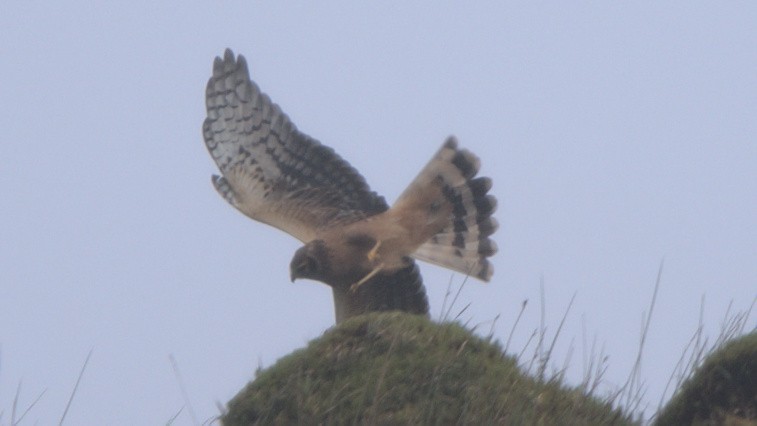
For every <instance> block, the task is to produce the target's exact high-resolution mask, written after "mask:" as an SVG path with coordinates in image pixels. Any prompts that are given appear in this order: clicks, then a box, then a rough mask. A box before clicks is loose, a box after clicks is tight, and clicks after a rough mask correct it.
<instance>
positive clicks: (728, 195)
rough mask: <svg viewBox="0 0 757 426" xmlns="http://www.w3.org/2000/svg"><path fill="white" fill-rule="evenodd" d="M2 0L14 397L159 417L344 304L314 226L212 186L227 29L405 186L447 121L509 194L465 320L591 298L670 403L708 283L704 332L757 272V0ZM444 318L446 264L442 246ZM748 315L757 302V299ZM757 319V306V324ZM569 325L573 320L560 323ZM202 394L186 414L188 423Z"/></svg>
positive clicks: (273, 80)
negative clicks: (489, 274) (298, 270)
mask: <svg viewBox="0 0 757 426" xmlns="http://www.w3.org/2000/svg"><path fill="white" fill-rule="evenodd" d="M538 3H539V4H538V5H537V4H536V3H534V2H527V3H526V4H509V5H503V4H501V3H499V2H497V3H495V2H491V3H490V4H488V5H483V4H479V5H472V4H471V3H470V2H466V3H463V2H460V3H457V4H450V3H444V4H442V3H437V2H433V3H432V2H418V3H415V5H408V4H407V3H406V2H395V3H393V4H388V3H384V2H382V3H381V4H380V5H379V4H376V3H372V4H369V5H366V4H361V5H360V6H358V5H357V4H356V3H348V2H339V3H336V2H329V3H318V4H317V5H316V4H315V3H307V4H302V3H298V4H294V5H292V4H289V5H286V4H285V3H284V2H253V1H231V0H228V1H207V2H178V1H175V2H155V1H133V2H120V3H119V2H100V3H97V2H84V1H67V2H41V1H35V0H31V1H23V2H21V1H12V2H4V4H3V6H2V7H1V8H0V61H1V62H0V81H2V84H0V129H2V141H0V195H1V196H2V201H1V202H0V411H3V412H4V414H3V417H2V419H1V420H0V424H3V425H5V424H8V423H9V422H10V416H11V413H10V412H11V407H12V404H13V399H14V396H15V395H16V388H17V386H18V385H19V383H22V385H21V392H20V397H19V401H18V404H19V409H22V408H25V407H26V406H28V405H29V404H30V403H31V401H32V400H33V399H34V398H35V397H36V396H37V395H38V394H39V393H40V392H42V391H43V390H45V389H46V390H47V391H46V393H45V395H44V396H43V397H42V399H41V400H40V401H39V402H38V404H37V405H36V406H35V407H34V408H33V410H32V411H31V412H30V413H29V414H28V415H27V418H26V422H25V423H26V424H34V423H35V422H38V423H39V424H53V423H55V422H57V420H58V419H59V418H60V416H61V414H62V413H63V410H64V408H65V405H66V400H67V398H68V395H69V393H70V391H71V388H72V387H73V385H74V383H75V381H76V377H77V374H78V372H79V370H80V368H81V366H82V363H83V362H84V359H85V357H86V355H87V353H88V351H89V350H90V349H93V350H94V352H93V355H92V358H91V361H90V363H89V365H88V367H87V369H86V371H85V373H84V377H83V379H82V382H81V385H80V388H79V391H78V393H77V395H76V398H75V400H74V402H73V405H72V407H71V410H70V412H69V414H68V417H67V419H66V421H67V424H72V425H74V424H75V425H99V424H110V425H119V424H121V425H132V424H164V423H165V422H166V421H168V420H169V419H170V418H171V417H172V416H173V415H174V414H175V413H176V412H178V411H179V410H180V409H181V407H182V406H183V405H184V400H183V398H182V396H181V392H180V391H179V386H178V384H177V380H176V378H175V376H174V373H173V370H172V367H171V363H170V362H169V354H173V356H174V357H175V359H176V360H177V363H178V366H179V368H180V370H181V373H182V376H183V380H184V383H185V385H186V390H187V393H188V395H189V398H190V400H191V403H192V407H193V409H194V411H195V412H196V413H197V417H199V418H200V419H206V418H209V417H211V416H213V415H214V414H216V413H217V409H216V401H220V402H222V403H225V402H226V401H228V400H229V399H230V398H231V397H232V396H233V395H235V394H236V392H237V391H239V390H240V389H241V388H242V387H243V386H244V385H245V384H246V383H247V382H248V380H250V379H251V378H252V376H253V372H254V370H255V369H256V368H257V367H258V366H259V365H262V366H269V365H271V364H272V363H273V362H275V361H276V360H277V359H278V358H279V357H281V356H283V355H285V354H288V353H290V352H291V351H293V350H295V349H297V348H300V347H302V346H304V345H305V344H306V342H307V341H308V340H310V339H313V338H315V337H318V336H319V335H320V334H321V333H322V332H323V331H324V330H326V329H328V328H329V327H330V326H331V325H332V324H333V321H334V319H333V315H334V314H333V304H332V300H331V292H330V290H329V289H328V288H327V287H325V286H324V285H321V284H317V283H314V282H308V281H298V282H297V283H295V284H291V283H290V282H289V270H288V265H289V260H290V258H291V255H292V253H293V252H294V251H295V250H296V248H297V247H298V246H299V245H300V244H299V242H297V241H296V240H295V239H294V238H292V237H290V236H288V235H286V234H284V233H282V232H280V231H278V230H275V229H273V228H269V227H267V226H265V225H262V224H259V223H256V222H253V221H251V220H249V219H247V218H245V217H244V216H242V215H241V214H239V213H238V212H237V211H235V210H234V209H233V208H232V207H230V206H229V205H227V204H226V203H225V202H224V201H223V200H222V199H221V198H220V197H219V196H218V195H217V194H216V193H215V191H214V189H213V187H212V185H211V183H210V175H211V174H212V173H215V172H216V168H215V165H214V164H213V162H212V160H211V159H210V157H209V155H208V154H207V152H206V150H205V146H204V144H203V141H202V137H201V132H200V127H201V124H202V121H203V119H204V117H205V104H204V102H205V100H204V92H205V84H206V82H207V79H208V77H209V76H210V71H211V66H212V61H213V58H214V57H215V56H216V55H220V54H222V53H223V50H224V49H225V48H226V47H231V48H233V49H234V50H235V52H237V53H242V54H244V55H245V56H246V57H247V60H248V63H249V65H250V70H251V73H252V78H253V79H254V80H255V81H256V82H257V83H258V84H259V86H260V87H261V88H262V89H263V91H264V92H266V93H268V94H269V95H270V96H271V97H272V98H273V100H274V101H275V102H276V103H278V104H279V105H281V107H282V109H283V110H284V111H285V112H286V113H287V114H288V115H289V116H290V117H291V118H292V120H293V121H294V123H296V125H297V126H298V127H299V128H300V129H301V130H302V131H304V132H305V133H307V134H309V135H311V136H313V137H315V138H317V139H319V140H320V141H322V142H323V143H325V144H327V145H329V146H332V147H333V148H334V149H335V150H336V151H337V152H339V153H340V154H341V155H342V156H343V157H344V158H345V159H347V160H348V161H349V162H350V163H351V164H352V165H354V166H355V167H356V168H357V169H358V170H360V171H361V172H362V173H363V174H364V176H365V177H366V179H367V180H368V182H369V184H370V185H371V187H372V188H373V189H374V190H376V191H378V192H380V193H381V194H383V195H385V196H386V197H387V200H389V201H392V200H394V199H395V198H396V197H397V195H399V193H400V192H401V191H402V190H403V189H404V187H405V185H407V184H408V183H409V182H410V181H411V180H412V178H413V177H414V176H415V174H416V173H417V171H418V170H419V169H420V168H421V167H422V166H423V165H424V164H425V163H426V161H428V159H429V158H430V157H431V155H432V154H433V153H434V152H435V150H436V149H437V148H438V147H439V145H440V144H441V143H442V142H443V140H444V138H445V137H447V136H448V135H450V134H454V135H456V136H457V137H458V138H459V140H460V144H461V145H462V146H464V147H466V148H468V149H470V150H472V151H473V152H475V153H477V154H478V155H479V156H480V157H481V158H482V163H483V165H482V174H483V175H487V176H490V177H492V179H493V181H494V188H493V193H494V194H495V195H496V196H497V198H498V200H499V210H498V211H497V213H496V216H497V218H498V220H499V222H500V224H501V228H500V230H499V231H498V232H497V234H495V236H494V239H495V240H496V241H497V243H498V245H499V247H500V252H499V253H498V254H497V255H496V256H495V257H494V258H493V263H494V268H495V273H494V277H493V280H492V282H491V283H489V284H486V285H484V284H481V283H479V282H477V281H471V282H469V283H468V284H467V285H466V286H465V288H464V290H463V293H462V295H461V297H460V300H459V301H458V302H457V309H458V310H459V309H462V308H463V307H464V306H465V305H466V304H467V303H470V304H471V306H470V307H469V308H468V309H467V311H465V312H464V313H463V315H462V320H463V321H470V324H479V323H482V325H481V330H482V333H487V332H488V330H489V328H490V322H491V320H492V319H494V318H495V317H496V316H497V315H500V318H499V320H498V321H497V323H496V324H495V327H494V333H495V335H496V336H498V337H499V338H500V339H502V340H505V339H506V338H507V335H508V334H509V332H510V329H511V327H512V324H513V322H514V321H515V318H516V316H517V314H518V312H519V310H520V306H521V303H522V302H523V300H526V299H528V300H529V304H528V307H527V310H526V312H525V314H524V317H523V319H522V320H521V322H520V324H519V325H518V327H517V328H516V330H515V333H514V336H513V341H512V343H511V345H510V346H511V351H513V352H518V351H520V350H521V349H522V348H523V346H524V345H526V342H527V341H528V338H529V336H530V335H531V333H532V331H533V330H534V329H536V328H537V327H539V316H540V313H539V312H540V309H539V283H540V281H541V280H543V282H544V288H545V293H546V309H545V312H546V321H547V326H548V327H549V330H548V333H552V332H554V331H555V329H556V328H557V326H558V324H559V321H560V318H561V317H562V315H563V312H564V310H565V307H566V306H567V304H568V302H569V300H570V298H571V296H572V295H573V294H574V293H576V294H577V295H576V301H575V303H574V306H573V308H572V311H571V312H570V314H569V316H568V318H567V320H566V325H565V327H564V330H563V332H562V335H561V337H560V340H559V341H558V343H557V349H556V350H555V353H554V355H553V356H554V358H555V361H556V368H559V367H561V366H562V363H563V361H564V360H565V357H566V356H567V355H568V354H569V353H570V351H571V350H570V348H571V347H573V351H572V352H573V356H572V360H571V362H570V364H571V367H570V369H569V375H568V377H569V380H570V381H571V383H578V380H579V379H580V377H581V376H582V359H583V358H584V353H583V350H582V343H581V342H582V329H585V330H586V336H587V339H588V340H589V341H591V339H592V338H593V337H594V336H596V338H597V342H599V343H600V344H604V345H605V352H606V353H607V355H609V357H610V358H609V370H608V373H607V380H606V383H605V384H606V387H605V388H603V389H607V390H609V389H612V387H613V386H617V385H620V384H622V383H623V382H624V381H625V378H626V377H627V375H628V373H629V371H630V369H631V366H632V364H633V360H634V358H635V356H636V350H637V346H638V339H639V334H640V327H641V318H642V314H643V313H644V312H645V311H646V310H647V309H648V307H649V300H650V298H651V294H652V290H653V287H654V282H655V278H656V275H657V270H658V267H659V264H660V262H661V260H662V259H663V258H664V259H665V266H664V271H663V275H662V286H661V289H660V293H659V296H658V300H657V303H658V305H657V307H656V311H655V313H654V315H653V318H652V326H651V332H650V335H649V337H648V341H647V345H648V346H647V348H646V352H645V356H644V364H643V367H642V378H643V379H644V380H645V381H646V384H647V387H646V389H647V393H646V396H647V398H646V401H647V402H648V403H649V407H650V410H652V409H653V408H654V407H656V404H657V402H658V401H659V399H660V396H661V394H662V390H663V388H664V386H665V382H666V381H667V379H668V377H669V375H670V374H671V372H672V369H673V367H674V365H675V363H676V362H677V361H678V358H679V356H680V353H681V351H682V348H683V347H684V345H685V344H686V342H687V341H688V339H689V338H690V336H691V335H692V333H693V332H694V330H695V329H696V327H697V324H698V318H699V311H700V301H701V299H702V297H703V296H704V297H705V299H706V302H705V315H704V321H705V324H706V327H705V329H706V331H707V333H708V335H710V336H714V335H717V332H718V330H719V327H720V322H721V319H722V318H723V316H724V314H725V312H726V309H727V307H728V304H729V303H730V302H731V301H733V308H732V310H746V309H747V308H748V307H749V305H750V303H751V302H752V300H753V299H754V297H755V296H756V295H757V140H756V139H755V136H756V135H757V54H756V53H755V52H757V27H756V26H755V22H757V5H755V3H752V2H718V3H712V2H708V3H699V2H663V4H661V3H660V2H648V3H646V4H643V3H641V2H634V3H633V4H632V5H618V4H615V3H612V4H610V3H607V2H594V4H590V3H587V2H581V3H579V4H575V3H569V2H554V3H553V4H545V3H544V2H538ZM422 270H423V274H424V280H425V282H426V286H427V290H428V292H429V295H430V303H431V307H432V315H433V316H434V317H435V318H438V317H439V315H440V310H441V306H442V300H443V298H444V294H445V292H446V290H447V287H448V283H449V282H450V279H451V280H452V283H453V284H454V285H458V284H459V283H460V282H461V281H462V279H463V277H461V276H460V275H454V274H452V273H450V272H449V271H447V270H443V269H440V268H438V267H435V266H431V265H426V264H424V265H422ZM752 318H754V316H753V317H752ZM754 324H755V322H754V320H753V319H752V320H751V321H750V326H749V327H750V328H751V327H754ZM550 335H551V334H550ZM190 423H191V419H190V417H189V415H188V413H187V412H186V411H185V412H183V413H182V414H181V415H180V416H179V418H178V419H177V424H190Z"/></svg>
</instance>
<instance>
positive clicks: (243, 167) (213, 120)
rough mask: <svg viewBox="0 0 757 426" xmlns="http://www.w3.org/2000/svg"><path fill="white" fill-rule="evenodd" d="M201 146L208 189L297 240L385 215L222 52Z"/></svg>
mask: <svg viewBox="0 0 757 426" xmlns="http://www.w3.org/2000/svg"><path fill="white" fill-rule="evenodd" d="M206 104H207V118H206V119H205V123H204V124H203V135H204V137H205V144H206V146H207V148H208V151H209V152H210V155H211V156H212V157H213V160H215V162H216V164H217V165H218V168H219V170H220V171H221V176H213V184H214V186H215V188H216V190H218V192H219V193H220V194H221V196H222V197H223V198H224V199H225V200H226V201H228V202H229V203H230V204H231V205H233V206H234V207H236V208H237V209H239V210H240V211H241V212H242V213H244V214H246V215H247V216H249V217H251V218H253V219H255V220H258V221H260V222H264V223H267V224H269V225H272V226H275V227H276V228H279V229H281V230H283V231H285V232H287V233H289V234H291V235H293V236H295V237H296V238H298V239H299V240H301V241H303V242H307V241H310V240H312V239H313V238H314V237H315V234H316V231H317V230H318V229H319V228H321V227H326V226H330V225H333V224H335V223H349V222H353V221H357V220H360V219H363V218H365V217H368V216H372V215H374V214H378V213H381V212H383V211H385V210H387V208H388V206H387V204H386V201H385V200H384V198H383V197H380V196H378V195H377V194H376V193H375V192H372V191H371V190H370V189H369V187H368V185H367V184H366V182H365V179H364V178H363V177H362V176H361V175H360V174H359V173H358V172H357V171H356V170H355V169H354V168H352V167H351V166H350V165H349V164H348V163H347V162H346V161H344V160H343V159H342V158H341V157H339V155H337V154H336V153H335V152H334V151H333V150H332V149H331V148H329V147H327V146H324V145H322V144H321V143H319V142H318V141H316V140H315V139H313V138H311V137H309V136H307V135H305V134H303V133H301V132H300V131H298V130H297V128H296V127H295V125H294V124H293V123H292V122H291V121H290V120H289V117H287V116H286V114H284V113H283V112H282V111H281V109H280V108H279V106H278V105H276V104H274V103H273V102H271V100H270V98H268V96H267V95H265V94H264V93H262V92H261V91H260V89H259V88H258V86H257V85H256V84H255V83H254V82H252V81H251V80H250V77H249V72H248V70H247V62H246V61H245V59H244V57H243V56H242V55H239V56H238V57H237V58H235V57H234V53H233V52H232V51H231V50H229V49H227V50H226V52H225V54H224V57H223V58H219V57H217V58H216V59H215V62H214V64H213V75H212V77H211V78H210V80H209V81H208V86H207V89H206Z"/></svg>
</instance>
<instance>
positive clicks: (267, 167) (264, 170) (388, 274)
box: [203, 50, 497, 322]
mask: <svg viewBox="0 0 757 426" xmlns="http://www.w3.org/2000/svg"><path fill="white" fill-rule="evenodd" d="M206 103H207V118H206V120H205V123H204V125H203V134H204V136H205V143H206V145H207V147H208V151H209V152H210V154H211V156H212V157H213V159H214V160H215V162H216V164H217V165H218V168H219V169H220V171H221V175H222V176H213V184H214V185H215V187H216V189H217V190H218V192H219V193H220V194H221V195H222V196H223V198H224V199H226V201H228V202H229V203H231V204H232V205H233V206H234V207H236V208H237V209H239V210H240V211H241V212H242V213H244V214H245V215H247V216H249V217H251V218H253V219H255V220H258V221H260V222H264V223H267V224H269V225H271V226H274V227H277V228H279V229H281V230H283V231H285V232H287V233H289V234H291V235H293V236H294V237H296V238H298V239H299V240H301V241H302V242H304V243H305V245H304V246H303V247H302V248H300V249H299V250H297V252H296V253H295V255H294V257H293V259H292V262H291V266H290V275H291V279H292V280H294V279H296V278H309V279H314V280H318V281H322V282H324V283H326V284H328V285H329V286H331V287H332V289H333V293H334V303H335V309H336V320H337V322H341V321H343V320H344V319H346V318H349V317H351V316H354V315H358V314H360V313H364V312H369V311H379V310H403V311H407V312H412V313H417V314H427V313H428V302H427V299H426V294H425V289H424V288H423V284H422V280H421V277H420V273H419V271H418V267H417V265H416V264H415V262H414V260H413V259H420V260H424V261H428V262H431V263H435V264H437V265H441V266H444V267H446V268H450V269H453V270H455V271H458V272H461V273H463V274H466V275H471V276H474V277H476V278H478V279H481V280H483V281H488V280H489V279H490V278H491V275H492V267H491V265H490V263H489V261H488V259H487V258H488V257H490V256H492V255H493V254H494V253H495V252H496V246H495V244H494V242H493V241H492V240H491V239H490V238H489V236H490V235H492V233H494V231H495V230H496V228H497V223H496V221H495V220H494V218H493V217H491V214H492V213H493V212H494V210H495V208H496V200H495V199H494V197H493V196H491V195H488V194H487V193H488V191H489V189H490V188H491V180H490V179H488V178H475V175H476V174H477V173H478V169H479V160H478V158H477V157H476V156H475V155H473V154H472V153H470V152H469V151H467V150H464V149H459V148H458V147H457V141H456V140H455V139H454V138H452V137H451V138H449V139H448V140H447V141H446V142H445V143H444V144H443V145H442V147H441V148H440V149H439V151H438V152H437V153H436V154H435V155H434V157H433V158H432V159H431V161H430V162H429V163H428V164H427V165H426V166H425V167H424V168H423V169H422V170H421V172H420V173H419V175H418V176H417V177H416V178H415V179H414V180H413V182H412V183H411V184H410V185H409V186H408V188H407V189H406V190H405V192H403V194H402V195H400V197H399V198H398V200H397V201H396V202H395V204H394V205H393V206H392V208H389V206H388V205H387V204H386V201H385V200H384V198H383V197H380V196H379V195H377V194H376V193H375V192H372V191H371V190H370V189H369V187H368V185H367V184H366V183H365V180H364V179H363V177H362V176H360V174H359V173H358V172H357V171H356V170H355V169H354V168H352V167H351V166H350V165H349V164H348V163H347V162H346V161H344V160H343V159H341V158H340V157H339V156H338V155H337V154H336V153H335V152H334V151H333V150H332V149H331V148H328V147H326V146H324V145H321V144H320V143H319V142H318V141H316V140H314V139H312V138H310V137H309V136H307V135H305V134H303V133H301V132H299V131H298V130H297V128H296V127H295V126H294V124H292V123H291V121H290V120H289V118H288V117H287V116H286V115H285V114H284V113H283V112H282V111H281V109H280V108H279V107H278V105H276V104H274V103H272V102H271V100H270V99H269V98H268V97H267V96H266V95H265V94H263V93H261V92H260V89H258V87H257V85H255V83H253V82H252V81H251V80H250V78H249V73H248V70H247V64H246V61H245V59H244V57H242V56H241V55H240V56H239V57H238V58H236V59H235V57H234V54H233V53H232V52H231V51H230V50H226V53H225V55H224V57H223V58H216V60H215V63H214V66H213V76H212V77H211V78H210V80H209V81H208V86H207V91H206Z"/></svg>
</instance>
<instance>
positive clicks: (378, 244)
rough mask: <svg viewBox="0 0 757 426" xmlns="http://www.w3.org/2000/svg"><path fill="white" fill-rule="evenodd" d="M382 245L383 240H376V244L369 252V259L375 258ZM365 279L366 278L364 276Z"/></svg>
mask: <svg viewBox="0 0 757 426" xmlns="http://www.w3.org/2000/svg"><path fill="white" fill-rule="evenodd" d="M379 247H381V240H378V241H376V245H374V246H373V248H372V249H371V250H370V251H369V252H368V255H367V257H368V260H370V261H371V262H373V260H374V259H376V257H377V256H378V249H379ZM363 279H365V278H363Z"/></svg>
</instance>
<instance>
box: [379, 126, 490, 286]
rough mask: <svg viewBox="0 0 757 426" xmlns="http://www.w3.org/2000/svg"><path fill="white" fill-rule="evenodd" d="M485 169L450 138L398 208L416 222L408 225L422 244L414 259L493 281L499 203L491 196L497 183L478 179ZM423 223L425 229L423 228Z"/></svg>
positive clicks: (482, 178)
mask: <svg viewBox="0 0 757 426" xmlns="http://www.w3.org/2000/svg"><path fill="white" fill-rule="evenodd" d="M479 166H480V161H479V159H478V158H477V157H476V156H475V155H474V154H472V153H471V152H470V151H467V150H465V149H459V148H458V147H457V141H456V140H455V138H454V137H450V138H449V139H447V141H446V142H445V143H444V145H443V146H442V148H441V149H440V150H439V151H438V152H437V154H436V155H435V156H434V158H432V159H431V161H430V162H429V163H428V165H426V167H424V169H423V170H422V171H421V172H420V174H419V175H418V177H416V179H415V180H414V181H413V182H412V183H411V184H410V186H409V187H408V189H407V190H405V192H404V193H403V194H402V195H401V196H400V198H399V199H398V200H397V202H396V203H395V205H394V206H393V207H392V209H393V210H395V209H396V210H401V211H403V212H404V213H405V214H407V213H410V214H409V215H408V216H411V217H414V218H415V219H414V221H415V222H414V224H407V225H406V227H407V228H408V229H410V230H411V232H410V234H411V238H412V239H413V240H414V242H415V243H416V244H417V248H415V251H414V252H413V253H412V257H414V258H416V259H419V260H423V261H426V262H430V263H433V264H436V265H439V266H443V267H445V268H449V269H452V270H454V271H458V272H460V273H463V274H466V275H470V276H472V277H475V278H478V279H480V280H483V281H489V279H490V278H491V276H492V273H493V272H494V271H493V268H492V266H491V264H490V262H489V260H488V257H490V256H492V255H493V254H494V253H496V252H497V246H496V244H495V243H494V241H493V240H492V239H491V238H489V237H490V236H491V235H492V234H493V233H494V231H496V230H497V227H498V224H497V221H496V220H495V219H494V218H493V217H492V213H494V211H495V210H496V208H497V200H496V199H495V198H494V196H492V195H490V194H488V192H489V190H490V189H491V187H492V181H491V179H489V178H487V177H478V178H476V177H475V176H476V174H477V173H478V169H479ZM419 219H420V221H422V222H423V223H424V224H425V226H420V227H419V226H417V225H418V223H419V222H420V221H419ZM412 226H414V228H412Z"/></svg>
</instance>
